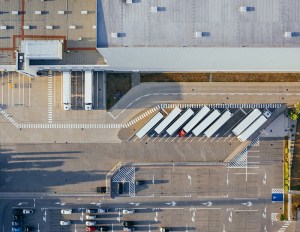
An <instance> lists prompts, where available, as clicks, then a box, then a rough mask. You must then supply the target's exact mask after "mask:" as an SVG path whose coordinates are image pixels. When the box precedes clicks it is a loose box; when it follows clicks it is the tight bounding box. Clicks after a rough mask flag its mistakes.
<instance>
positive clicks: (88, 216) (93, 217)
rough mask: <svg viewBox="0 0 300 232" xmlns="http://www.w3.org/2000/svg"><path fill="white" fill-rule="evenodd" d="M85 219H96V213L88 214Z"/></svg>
mask: <svg viewBox="0 0 300 232" xmlns="http://www.w3.org/2000/svg"><path fill="white" fill-rule="evenodd" d="M85 219H88V220H91V219H96V215H88V214H87V215H86V216H85Z"/></svg>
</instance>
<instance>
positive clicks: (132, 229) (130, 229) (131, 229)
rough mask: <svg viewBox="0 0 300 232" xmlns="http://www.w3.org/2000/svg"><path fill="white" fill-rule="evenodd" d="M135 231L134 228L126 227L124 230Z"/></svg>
mask: <svg viewBox="0 0 300 232" xmlns="http://www.w3.org/2000/svg"><path fill="white" fill-rule="evenodd" d="M134 230H135V229H134V227H130V228H128V227H124V228H123V231H134Z"/></svg>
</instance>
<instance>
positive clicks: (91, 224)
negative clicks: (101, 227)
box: [85, 221, 96, 226]
mask: <svg viewBox="0 0 300 232" xmlns="http://www.w3.org/2000/svg"><path fill="white" fill-rule="evenodd" d="M85 225H87V226H95V225H96V221H86V222H85Z"/></svg>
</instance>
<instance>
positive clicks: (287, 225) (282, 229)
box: [278, 221, 291, 232]
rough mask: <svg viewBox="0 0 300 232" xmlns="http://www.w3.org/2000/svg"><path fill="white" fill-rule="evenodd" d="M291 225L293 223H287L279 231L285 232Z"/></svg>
mask: <svg viewBox="0 0 300 232" xmlns="http://www.w3.org/2000/svg"><path fill="white" fill-rule="evenodd" d="M290 224H291V221H285V222H284V224H283V226H281V228H280V229H279V230H278V232H284V231H285V230H286V229H287V228H288V227H289V225H290Z"/></svg>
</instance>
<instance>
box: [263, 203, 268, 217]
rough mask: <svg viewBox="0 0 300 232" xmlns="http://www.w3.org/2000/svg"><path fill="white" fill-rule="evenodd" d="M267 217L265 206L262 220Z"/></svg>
mask: <svg viewBox="0 0 300 232" xmlns="http://www.w3.org/2000/svg"><path fill="white" fill-rule="evenodd" d="M266 215H267V207H266V206H265V209H264V212H263V218H266Z"/></svg>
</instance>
